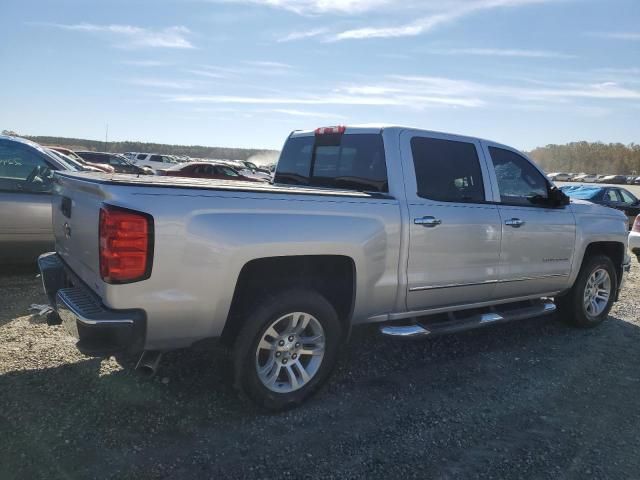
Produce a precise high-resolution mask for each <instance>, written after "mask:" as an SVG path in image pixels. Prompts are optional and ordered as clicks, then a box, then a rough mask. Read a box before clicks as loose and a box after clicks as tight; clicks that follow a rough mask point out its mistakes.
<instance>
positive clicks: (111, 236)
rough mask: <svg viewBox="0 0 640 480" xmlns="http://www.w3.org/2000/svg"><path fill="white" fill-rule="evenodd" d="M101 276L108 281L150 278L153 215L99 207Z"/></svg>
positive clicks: (127, 281)
mask: <svg viewBox="0 0 640 480" xmlns="http://www.w3.org/2000/svg"><path fill="white" fill-rule="evenodd" d="M99 236H100V276H101V277H102V279H103V280H104V281H105V282H107V283H131V282H137V281H140V280H144V279H146V278H149V276H150V275H151V265H152V262H153V218H152V217H151V216H150V215H147V214H146V213H140V212H135V211H133V210H127V209H124V208H118V207H113V206H110V205H105V206H104V207H103V208H101V209H100V227H99Z"/></svg>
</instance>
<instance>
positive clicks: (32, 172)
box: [0, 142, 53, 193]
mask: <svg viewBox="0 0 640 480" xmlns="http://www.w3.org/2000/svg"><path fill="white" fill-rule="evenodd" d="M52 183H53V170H52V168H51V167H50V165H49V164H48V163H47V162H46V161H45V160H44V159H43V158H41V157H40V156H39V155H38V154H37V153H35V152H33V151H32V150H30V149H29V148H25V147H23V146H21V145H16V144H14V143H13V142H0V190H5V191H7V190H8V191H15V192H31V193H48V192H51V187H52Z"/></svg>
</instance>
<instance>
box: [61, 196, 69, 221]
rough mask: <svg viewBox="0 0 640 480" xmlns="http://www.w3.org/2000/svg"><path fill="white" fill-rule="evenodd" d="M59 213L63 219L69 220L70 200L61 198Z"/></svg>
mask: <svg viewBox="0 0 640 480" xmlns="http://www.w3.org/2000/svg"><path fill="white" fill-rule="evenodd" d="M60 211H61V212H62V214H63V215H64V216H65V217H67V218H71V199H70V198H69V197H62V202H60Z"/></svg>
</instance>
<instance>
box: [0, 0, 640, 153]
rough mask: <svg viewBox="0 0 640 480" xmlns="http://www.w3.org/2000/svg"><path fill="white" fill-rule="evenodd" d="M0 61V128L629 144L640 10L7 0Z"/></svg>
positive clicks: (547, 2) (507, 0)
mask: <svg viewBox="0 0 640 480" xmlns="http://www.w3.org/2000/svg"><path fill="white" fill-rule="evenodd" d="M0 61H1V64H2V70H1V72H2V73H1V74H0V92H2V108H0V130H1V129H12V130H15V131H17V132H18V133H21V134H31V135H59V136H68V137H81V138H91V139H102V138H104V133H105V125H106V124H108V125H109V138H110V139H113V140H142V141H154V142H162V143H180V144H200V145H211V146H214V145H215V146H244V147H264V148H280V146H281V144H282V142H283V140H284V139H285V137H286V135H287V134H288V133H289V132H290V131H291V130H293V129H298V128H315V127H317V126H323V125H334V124H347V125H349V124H361V123H390V124H401V125H410V126H416V127H421V128H427V129H432V130H441V131H448V132H454V133H462V134H468V135H474V136H481V137H485V138H490V139H492V140H497V141H501V142H503V143H507V144H511V145H513V146H515V147H517V148H521V149H531V148H533V147H535V146H539V145H546V144H548V143H565V142H569V141H577V140H590V141H596V140H601V141H604V142H623V143H630V142H639V141H640V138H639V137H640V135H639V134H640V1H638V0H433V1H432V0H421V1H418V0H403V1H395V0H342V1H339V0H102V1H98V0H58V1H55V2H54V1H46V0H40V1H35V0H3V2H2V6H0Z"/></svg>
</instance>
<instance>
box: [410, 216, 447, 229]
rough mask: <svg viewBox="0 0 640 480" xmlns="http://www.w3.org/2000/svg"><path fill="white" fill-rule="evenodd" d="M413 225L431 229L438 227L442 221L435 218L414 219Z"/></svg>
mask: <svg viewBox="0 0 640 480" xmlns="http://www.w3.org/2000/svg"><path fill="white" fill-rule="evenodd" d="M413 223H415V224H416V225H422V226H423V227H429V228H433V227H437V226H438V225H440V224H441V223H442V220H438V219H437V218H435V217H422V218H415V219H414V220H413Z"/></svg>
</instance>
